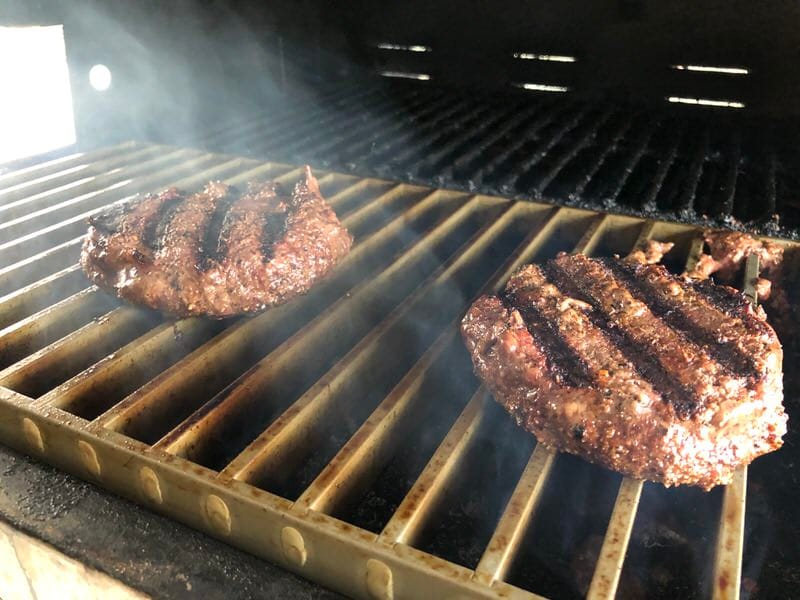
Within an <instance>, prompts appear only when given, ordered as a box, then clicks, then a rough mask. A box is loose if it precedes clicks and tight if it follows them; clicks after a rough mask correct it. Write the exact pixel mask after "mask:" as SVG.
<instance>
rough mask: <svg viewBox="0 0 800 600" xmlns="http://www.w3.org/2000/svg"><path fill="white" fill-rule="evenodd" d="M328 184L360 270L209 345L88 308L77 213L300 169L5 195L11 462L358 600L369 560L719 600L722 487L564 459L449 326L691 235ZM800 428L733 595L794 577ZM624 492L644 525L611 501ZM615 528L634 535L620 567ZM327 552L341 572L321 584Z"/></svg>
mask: <svg viewBox="0 0 800 600" xmlns="http://www.w3.org/2000/svg"><path fill="white" fill-rule="evenodd" d="M65 162H66V164H64V163H65ZM318 175H319V176H320V182H321V185H322V189H323V193H324V194H325V195H326V196H327V197H328V198H329V199H330V200H331V202H332V204H333V205H334V207H335V208H336V210H337V212H338V214H339V215H340V217H341V218H342V219H343V220H344V222H345V224H346V225H347V226H348V228H349V229H350V230H351V232H352V233H353V234H354V236H355V239H356V245H355V247H354V249H353V251H352V253H351V254H350V256H349V257H348V258H347V260H346V261H345V262H344V263H343V264H342V265H341V266H340V267H339V268H338V269H337V271H336V273H335V274H334V275H333V276H332V277H331V278H330V279H328V280H326V281H325V282H323V283H322V284H320V285H318V286H317V287H316V288H315V289H314V290H313V291H312V292H311V293H309V294H308V295H307V296H304V297H302V298H299V299H297V300H295V301H293V302H292V303H290V304H287V305H285V306H283V307H280V308H276V309H273V310H270V311H267V312H265V313H263V314H261V315H258V316H255V317H253V318H247V319H233V320H228V321H221V322H220V321H204V320H201V319H187V320H182V321H178V322H172V321H169V320H165V319H164V318H163V317H162V316H160V315H158V314H155V313H152V312H149V311H145V310H141V309H137V308H134V307H130V306H124V305H121V304H120V303H119V302H117V301H116V300H115V299H113V298H110V297H109V296H107V295H106V294H104V293H102V292H100V291H99V290H96V289H95V288H92V287H88V282H87V281H86V280H85V279H84V278H83V275H82V273H81V272H80V271H79V270H78V268H77V266H76V264H75V263H76V261H77V259H78V254H79V250H80V236H81V234H82V232H83V231H84V228H85V225H84V223H83V220H84V218H85V216H86V214H87V213H90V212H92V211H94V210H98V209H99V208H100V207H103V206H106V205H108V204H109V203H113V202H117V201H120V200H123V199H125V198H127V197H129V196H130V195H131V194H133V193H135V192H144V191H153V190H156V189H159V188H162V187H165V186H167V185H171V184H175V185H178V186H179V187H184V188H187V189H196V188H198V187H200V186H201V185H202V183H203V182H204V181H207V180H208V179H210V178H222V179H226V180H228V181H229V182H230V183H234V184H236V183H241V182H242V181H244V180H246V179H250V178H254V177H277V178H278V179H279V180H281V181H282V182H283V183H291V182H293V181H295V180H297V179H298V178H299V177H300V170H299V169H292V168H290V167H288V166H283V165H279V164H272V163H267V164H259V163H257V162H255V161H248V160H243V159H240V158H232V157H229V156H219V155H204V154H200V153H198V152H194V151H182V150H175V149H172V148H167V147H158V146H149V145H148V146H145V145H140V144H126V145H123V146H121V147H118V148H115V149H107V150H103V151H99V152H98V153H95V154H93V155H90V156H86V157H84V156H80V155H78V156H75V157H72V158H69V159H65V161H62V162H56V163H52V164H45V165H42V166H40V167H39V168H38V169H34V170H33V171H31V172H30V173H21V174H17V175H13V174H9V175H6V176H0V211H7V212H9V213H11V212H15V211H19V213H18V216H15V217H14V218H11V219H8V220H5V221H3V222H2V224H0V235H4V236H5V237H0V260H2V262H0V415H1V416H2V417H3V418H0V440H3V441H4V442H5V443H8V444H12V445H16V446H18V447H22V448H24V449H25V450H27V451H29V452H32V453H33V454H35V455H37V456H41V457H42V458H43V459H44V460H47V461H51V462H54V463H55V464H58V465H61V466H63V467H64V468H67V469H69V470H73V471H75V472H78V473H81V474H82V475H83V476H86V477H88V478H90V479H92V480H93V481H96V482H98V483H99V484H100V485H103V486H107V487H109V488H111V489H113V490H115V491H118V492H120V493H122V494H125V495H128V496H130V497H133V498H134V499H136V500H138V501H140V502H142V501H143V502H146V503H147V504H148V505H149V506H152V507H154V508H156V509H158V510H163V511H165V512H167V513H168V514H170V516H173V517H175V518H179V519H182V520H185V521H187V522H189V523H190V524H192V525H193V526H196V527H199V528H201V529H204V530H206V531H209V532H211V533H213V534H215V535H218V536H220V537H222V538H223V539H228V540H229V541H231V542H232V543H234V544H237V545H241V546H242V547H244V548H246V549H248V550H250V551H252V552H257V553H259V554H261V555H263V556H267V557H269V558H270V559H271V560H274V561H277V562H279V563H280V564H283V565H285V566H287V567H289V568H293V569H295V570H297V571H298V572H300V573H303V574H305V575H306V576H308V577H311V578H315V579H318V580H320V581H322V582H323V583H325V584H327V585H330V586H332V587H336V588H337V589H340V590H342V591H344V592H346V593H351V594H355V595H361V596H364V595H365V594H366V592H365V591H364V588H363V587H360V586H361V585H362V584H361V583H360V582H361V581H362V579H363V572H362V571H359V569H363V567H362V566H360V565H362V563H363V560H362V559H363V555H364V553H366V554H367V555H368V556H376V557H380V558H381V560H383V561H387V563H388V564H390V565H391V568H392V569H393V572H394V577H396V579H397V582H398V583H397V585H399V586H402V585H418V584H410V583H408V582H409V581H413V580H414V579H413V576H412V575H411V571H406V570H404V569H405V568H411V567H409V566H408V565H413V566H414V567H413V568H414V569H418V571H414V573H417V575H416V576H418V573H420V572H422V573H426V574H428V575H430V574H431V573H432V572H445V573H447V574H448V576H447V577H446V578H444V579H436V578H429V579H424V581H425V582H426V585H428V586H430V585H451V584H452V585H454V586H455V585H458V586H461V587H458V588H447V589H445V590H443V591H442V593H443V594H445V595H446V594H449V593H451V592H454V591H455V590H456V589H458V590H461V591H463V590H469V591H470V592H475V593H478V592H480V593H484V592H485V593H487V594H508V595H510V596H511V597H520V598H523V597H535V596H533V594H545V595H547V596H552V597H558V598H572V597H581V596H583V595H584V594H586V592H587V590H588V589H590V584H591V585H592V586H593V587H592V589H594V584H593V582H596V580H597V578H598V575H597V574H598V573H601V574H604V573H609V572H612V573H613V572H615V569H616V568H617V567H618V566H619V567H622V574H621V577H620V579H619V586H620V587H619V593H620V595H621V597H626V598H627V597H633V598H636V597H647V598H673V597H675V593H676V590H677V591H679V593H680V595H681V597H687V598H692V597H706V596H708V594H709V592H710V591H711V590H712V589H713V588H714V587H715V586H716V585H717V582H716V581H715V577H716V576H717V571H719V569H720V567H715V566H714V556H715V547H716V543H717V537H718V529H719V527H718V523H719V517H720V511H721V506H722V503H723V501H724V498H727V497H728V495H729V490H730V489H732V488H730V487H729V488H728V490H726V491H724V492H723V490H716V491H714V492H713V493H710V494H704V493H702V492H699V491H697V490H692V489H678V490H665V489H664V488H662V487H661V486H659V485H655V484H645V485H644V486H643V488H641V487H639V488H637V487H636V486H637V485H638V484H637V483H636V482H631V481H629V480H622V478H621V477H620V476H619V475H616V474H613V473H610V472H608V471H605V470H603V469H600V468H598V467H596V466H593V465H589V464H587V463H584V462H583V461H580V460H578V459H575V458H572V457H568V456H558V457H555V456H554V455H553V454H552V453H551V452H550V451H548V450H546V449H544V448H540V447H538V446H536V445H535V441H534V439H533V438H532V437H531V436H530V435H528V434H527V433H525V432H523V431H522V430H520V429H518V428H517V427H515V426H514V425H513V423H512V421H511V419H510V418H509V417H508V416H507V415H506V414H505V412H504V411H502V410H501V409H500V407H499V406H497V405H495V404H494V403H493V402H492V401H491V399H490V398H489V397H488V396H487V395H486V394H485V393H484V392H483V391H482V390H481V388H480V387H479V383H478V381H477V380H476V379H475V378H474V376H473V375H472V370H471V365H470V361H469V357H468V355H467V353H466V351H465V349H464V348H463V344H462V343H461V341H460V339H459V336H458V334H457V329H456V325H457V322H458V320H459V319H460V317H461V315H462V314H463V312H464V310H465V308H466V306H467V305H468V303H469V302H470V299H471V298H473V297H474V296H476V295H478V294H480V293H481V292H482V291H486V290H491V289H496V288H497V287H498V286H499V285H501V284H502V282H503V281H504V279H505V278H506V277H507V276H508V274H509V273H510V271H511V270H513V268H515V267H516V266H517V265H518V264H522V263H525V262H531V261H539V260H543V259H546V258H548V257H552V256H554V255H555V254H556V253H558V252H560V251H575V250H581V251H584V252H586V253H589V254H594V255H610V254H615V253H618V254H626V253H627V252H628V251H629V250H630V249H631V248H632V247H633V246H634V245H635V244H636V243H638V242H640V241H641V240H643V239H646V238H647V237H653V238H656V239H660V240H668V241H674V242H675V243H676V248H675V249H674V250H673V252H672V253H670V255H668V260H667V261H666V264H667V265H668V266H669V268H671V269H672V270H674V271H676V272H679V271H681V270H683V268H684V266H685V264H686V261H687V257H688V258H691V257H693V256H695V257H696V252H697V251H698V249H699V248H700V247H701V246H698V245H697V243H696V242H697V240H698V239H699V235H700V233H699V231H698V230H697V229H695V228H692V227H688V226H682V225H674V224H669V223H662V222H651V221H645V220H642V219H639V218H633V217H626V216H604V215H601V214H597V213H592V212H588V211H583V210H577V209H572V208H554V207H552V206H550V205H545V204H537V203H532V202H513V201H509V200H506V199H502V198H494V197H488V196H480V195H477V196H476V195H469V194H464V193H460V192H457V191H447V190H432V189H429V188H424V187H420V186H413V185H409V184H396V183H392V182H389V181H378V180H363V179H359V178H357V177H352V176H345V175H340V174H335V173H318ZM181 176H183V177H184V178H183V179H180V177H181ZM76 182H78V183H76ZM23 207H25V208H27V209H29V212H25V211H23ZM34 207H35V208H36V210H38V211H39V212H36V211H35V210H33V208H34ZM791 361H792V356H791V355H788V356H787V358H786V363H787V364H791ZM793 385H794V386H795V387H792V386H793ZM2 388H7V389H8V390H12V391H9V392H5V391H3V389H2ZM796 389H797V388H796V385H795V384H793V383H791V382H789V385H788V386H787V397H789V398H792V397H796V395H794V396H792V394H793V393H794V391H795V390H796ZM787 404H789V409H790V410H792V408H793V406H794V405H793V404H792V401H791V400H790V401H788V402H787ZM23 416H24V418H25V419H27V420H28V422H25V421H23V420H22V418H23ZM790 427H791V432H790V434H789V436H788V439H787V447H785V448H784V449H783V450H781V451H780V452H777V453H775V454H773V455H770V456H768V457H765V458H762V459H759V460H758V461H756V463H754V465H753V466H752V468H751V469H750V474H749V483H748V489H747V493H748V494H747V495H748V503H747V510H748V520H747V523H748V528H747V529H746V531H745V535H746V544H745V554H744V575H745V577H749V578H750V579H751V580H753V581H752V583H753V584H754V585H761V586H763V590H773V589H777V588H774V587H773V586H777V585H778V584H779V583H781V584H788V581H789V580H788V579H787V577H793V576H794V571H792V570H791V569H792V568H794V567H793V566H792V565H796V564H797V563H796V562H787V561H788V560H794V558H796V557H795V556H794V555H792V552H796V546H795V545H794V543H793V540H794V539H796V538H793V537H792V536H794V535H798V534H800V532H798V531H797V527H798V525H797V524H798V523H800V518H797V517H800V515H798V514H797V504H796V502H794V498H796V492H797V480H796V475H795V473H794V469H793V464H794V460H796V452H797V450H796V448H797V445H796V440H797V437H796V436H797V430H796V427H795V426H794V425H793V421H790ZM87 448H88V449H87ZM137 461H145V462H137ZM130 464H133V465H134V467H130V466H129V465H130ZM136 465H146V466H145V467H143V469H144V468H146V469H150V471H149V472H148V471H144V470H139V471H137V470H136V469H137V468H139V467H137V466H136ZM185 477H190V478H191V479H190V480H186V479H184V478H185ZM154 478H155V479H154ZM154 480H155V482H156V483H155V484H153V483H152V482H153V481H154ZM159 482H160V483H159ZM154 485H155V488H154V487H153V486H154ZM154 489H155V490H156V491H154ZM630 489H633V490H634V491H635V490H637V489H639V490H642V492H641V493H642V496H641V501H640V502H636V501H634V502H633V503H632V504H630V505H629V504H625V503H624V502H622V501H621V500H620V498H623V499H624V498H625V497H626V496H624V495H623V494H622V492H624V491H625V490H630ZM618 491H620V496H617V493H618ZM156 492H157V493H156ZM636 493H637V494H638V492H636ZM211 498H214V499H215V500H213V501H212V500H210V499H211ZM199 499H200V501H199ZM202 502H207V504H202ZM220 504H221V506H222V507H224V508H220ZM522 505H524V506H525V508H524V509H517V508H514V509H513V510H512V508H510V507H512V506H515V507H516V506H522ZM637 506H638V510H637ZM626 507H627V508H626ZM248 511H249V512H248ZM226 515H227V516H226ZM269 515H274V516H275V519H276V521H274V522H273V521H271V520H270V519H269V518H268V516H269ZM286 519H294V520H291V521H286ZM610 520H611V522H612V523H618V522H619V521H621V522H622V525H624V524H625V523H627V524H628V525H629V526H630V528H631V529H632V535H631V541H630V545H629V546H628V545H627V544H628V542H627V536H626V535H622V536H618V535H616V533H614V531H612V530H611V529H610V528H609V521H610ZM286 522H291V523H294V525H295V526H296V527H297V528H298V529H299V530H302V535H303V536H304V537H305V539H306V542H305V543H307V544H308V545H309V546H310V550H309V551H308V556H307V560H308V563H307V564H303V565H298V563H297V562H296V561H293V560H292V559H291V557H292V556H296V554H292V552H289V551H287V550H286V548H285V544H286V542H285V541H283V537H282V536H283V533H284V532H283V530H282V529H281V528H282V527H283V525H284V524H285V523H286ZM232 523H233V525H232ZM245 523H246V524H248V525H250V527H242V526H241V525H239V524H245ZM232 528H233V530H232ZM237 528H238V529H237ZM607 530H608V532H609V533H608V535H607ZM251 531H258V532H262V535H258V536H256V537H255V538H252V537H248V535H250V532H251ZM264 532H266V533H264ZM330 532H335V535H334V534H333V533H330ZM295 533H297V531H295ZM328 534H330V535H331V536H332V537H331V538H330V539H329V538H328V537H325V536H326V535H328ZM288 535H293V534H288ZM270 536H272V537H270ZM275 536H277V537H275ZM331 539H335V540H336V544H338V545H334V546H330V545H328V546H326V545H325V544H333V543H334V542H332V541H330V540H331ZM342 539H346V540H347V542H342V541H341V540H342ZM290 541H291V540H290ZM359 543H361V544H364V545H362V546H358V544H359ZM282 544H283V546H282ZM604 544H605V546H604ZM357 546H358V551H357V552H356V551H354V550H352V549H353V548H355V547H357ZM282 547H283V550H282V551H281V550H280V549H281V548H282ZM320 548H327V549H328V551H323V550H320ZM334 548H335V551H334ZM601 548H604V550H602V551H601ZM626 548H627V559H626V560H624V563H623V559H624V558H625V556H626ZM275 549H278V550H277V553H276V550H275ZM295 551H296V550H295ZM315 551H316V553H315ZM612 551H616V552H617V553H618V554H619V561H617V560H616V559H614V558H613V557H612V558H609V556H610V555H613V552H612ZM293 552H294V551H293ZM349 552H353V553H352V554H348V553H349ZM403 552H406V553H410V554H402V553H403ZM337 553H342V556H347V557H348V560H338V561H337V563H336V565H333V566H332V565H329V564H323V565H322V566H321V565H320V562H319V561H325V560H326V558H325V557H326V556H333V555H336V556H338V554H337ZM359 553H360V554H359ZM620 553H621V554H620ZM728 554H731V555H732V556H733V558H734V559H735V558H736V557H737V553H735V552H734V553H728ZM726 556H727V554H726ZM351 566H352V568H353V569H354V570H352V571H348V570H347V569H350V568H351ZM337 569H344V571H345V573H346V574H345V575H341V574H337V576H336V577H335V578H333V579H331V578H330V576H329V575H325V573H331V572H336V573H338V571H336V570H337ZM428 569H430V570H428ZM715 569H716V570H715ZM760 573H769V574H770V576H771V578H770V579H769V581H767V580H764V579H763V576H760V575H759V574H760ZM326 577H328V578H327V579H326ZM756 579H758V583H756V581H755V580H756ZM437 582H438V583H437ZM443 582H444V583H443ZM453 582H457V583H453ZM776 582H777V583H776ZM746 585H749V583H747V582H746ZM614 587H615V585H612V586H611V587H608V588H606V589H605V590H599V591H598V590H595V591H594V592H593V594H594V595H593V597H597V598H604V597H605V598H608V597H612V596H613V594H614ZM400 589H403V588H402V587H401V588H400ZM405 589H406V591H408V589H409V588H405ZM415 589H421V588H415ZM425 589H428V590H430V589H432V588H425ZM437 589H438V588H437ZM398 594H399V592H398ZM728 596H730V594H728ZM723 597H725V595H723ZM753 597H759V596H758V595H755V596H753ZM762 597H770V596H769V595H765V596H762Z"/></svg>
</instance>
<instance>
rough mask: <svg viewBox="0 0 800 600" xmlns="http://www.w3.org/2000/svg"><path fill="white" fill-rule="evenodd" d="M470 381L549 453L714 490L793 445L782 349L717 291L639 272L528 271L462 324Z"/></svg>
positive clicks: (608, 267) (639, 268) (628, 265)
mask: <svg viewBox="0 0 800 600" xmlns="http://www.w3.org/2000/svg"><path fill="white" fill-rule="evenodd" d="M462 334H463V337H464V340H465V342H466V345H467V348H468V349H469V351H470V353H471V355H472V360H473V364H474V367H475V371H476V373H477V374H478V376H479V377H480V379H481V380H482V381H483V382H484V384H485V385H486V386H487V387H488V388H489V390H490V391H491V392H492V393H493V394H494V396H495V398H496V399H497V401H498V402H500V403H501V404H502V405H503V406H504V407H505V408H506V409H507V410H508V411H509V412H510V413H511V414H512V415H513V416H514V417H515V419H516V420H517V422H518V424H519V425H520V426H522V427H524V428H525V429H527V430H528V431H530V432H532V433H533V434H534V435H535V436H536V437H537V438H538V440H539V441H540V442H541V443H544V444H546V445H548V446H552V447H555V448H557V449H559V450H563V451H566V452H570V453H572V454H576V455H578V456H581V457H583V458H585V459H587V460H589V461H592V462H596V463H598V464H601V465H603V466H605V467H608V468H610V469H614V470H616V471H619V472H621V473H623V474H625V475H628V476H631V477H635V478H642V479H650V480H653V481H660V482H662V483H664V484H665V485H668V486H669V485H677V484H692V485H699V486H701V487H703V488H706V489H709V488H711V487H713V486H715V485H718V484H725V483H728V482H729V481H730V480H731V477H732V474H733V471H734V470H735V469H736V468H737V467H739V466H741V465H746V464H748V463H749V462H751V461H752V460H753V459H754V458H756V457H757V456H759V455H761V454H764V453H766V452H770V451H772V450H776V449H777V448H779V447H780V446H781V444H782V440H781V437H782V436H783V435H784V433H785V432H786V415H785V413H784V411H783V405H782V399H783V385H782V375H781V362H782V358H783V354H782V350H781V346H780V343H779V342H778V339H777V337H776V335H775V332H774V331H773V330H772V328H771V327H770V326H769V325H768V324H767V323H766V317H765V315H764V312H763V311H762V310H761V309H760V308H754V307H752V306H751V304H750V303H749V302H748V301H747V299H746V298H745V297H744V295H743V294H741V293H739V292H737V291H736V290H734V289H732V288H729V287H725V286H720V285H716V284H714V283H712V282H711V281H702V282H698V281H693V280H690V279H688V278H685V277H676V276H674V275H672V274H670V273H669V272H668V271H667V270H666V269H665V268H664V267H663V266H661V265H654V264H644V261H643V262H636V261H633V260H619V259H591V258H588V257H586V256H583V255H580V254H578V255H565V254H562V255H560V256H559V257H557V258H556V259H555V260H551V261H549V262H548V263H547V264H545V265H543V266H538V265H527V266H525V267H523V268H522V269H520V270H519V271H518V272H517V273H515V274H514V276H513V277H512V278H511V280H510V281H509V283H508V286H507V287H506V289H505V292H504V293H503V294H502V295H501V297H497V296H483V297H481V298H479V299H478V300H477V301H476V302H475V303H474V304H473V305H472V307H471V308H470V310H469V311H468V313H467V315H466V316H465V317H464V320H463V322H462Z"/></svg>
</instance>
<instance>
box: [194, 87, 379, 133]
mask: <svg viewBox="0 0 800 600" xmlns="http://www.w3.org/2000/svg"><path fill="white" fill-rule="evenodd" d="M377 91H378V90H377V89H375V88H372V89H356V88H355V87H354V86H346V87H343V88H340V89H338V90H337V91H336V92H334V93H332V94H328V95H326V96H325V97H324V98H323V99H322V101H321V106H320V102H319V101H317V100H312V99H309V100H305V101H302V102H301V103H300V104H299V105H298V104H292V106H290V107H287V108H285V109H283V110H280V111H277V112H276V111H272V110H264V111H262V112H260V113H258V114H256V115H253V116H252V117H249V118H247V119H245V120H243V121H242V122H240V123H238V124H236V125H230V124H228V123H226V124H224V125H223V126H222V127H219V128H216V129H211V130H206V131H205V132H203V133H202V135H198V136H196V137H194V138H190V139H188V140H187V143H188V144H190V145H193V146H201V147H208V146H214V147H221V146H224V145H226V144H229V143H231V141H232V140H236V139H238V138H239V137H240V136H241V135H242V134H243V133H249V132H252V131H254V130H256V129H259V128H263V127H268V126H272V128H271V130H272V131H275V132H276V133H279V132H281V131H285V130H286V129H289V128H291V127H293V126H294V125H295V124H296V117H297V115H298V114H302V115H303V117H304V119H305V120H313V119H317V118H319V117H321V116H323V115H326V114H327V113H328V111H330V110H331V106H332V104H333V103H342V102H351V101H353V100H357V99H359V98H363V97H365V96H369V95H371V94H375V93H377ZM273 124H277V125H273Z"/></svg>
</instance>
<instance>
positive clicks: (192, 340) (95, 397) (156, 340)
mask: <svg viewBox="0 0 800 600" xmlns="http://www.w3.org/2000/svg"><path fill="white" fill-rule="evenodd" d="M224 326H225V324H224V322H222V321H209V320H206V319H182V320H180V321H176V322H174V323H164V324H163V325H159V326H157V327H155V328H154V329H151V330H150V331H148V332H147V333H145V334H144V335H142V336H141V337H138V338H136V339H135V340H133V341H132V342H130V343H129V344H128V345H126V346H124V347H122V348H120V349H119V350H117V351H116V352H114V353H113V354H111V355H108V356H106V357H104V358H102V359H100V360H99V361H98V362H96V363H94V364H92V365H91V366H90V367H89V368H88V369H86V370H84V371H81V372H80V373H78V374H77V375H75V376H74V377H72V378H70V379H68V380H67V381H65V382H64V383H62V384H61V385H59V386H58V387H56V388H53V389H52V390H51V391H49V392H47V393H46V394H44V395H43V396H41V397H40V398H39V399H38V400H36V402H35V404H37V405H41V406H56V407H58V408H68V409H69V411H70V412H71V413H73V414H76V415H78V416H81V417H84V418H91V417H92V416H94V415H96V414H98V413H99V412H102V410H101V409H99V408H98V406H102V405H105V406H108V405H109V404H113V399H114V398H118V399H121V398H123V397H125V396H126V395H127V393H126V391H128V390H129V391H133V390H134V389H137V388H139V387H141V386H142V385H144V384H145V383H147V382H148V381H149V380H150V379H151V378H152V377H153V376H155V375H157V374H158V373H160V372H161V371H162V370H163V369H164V368H165V366H167V367H168V366H169V365H171V364H173V363H175V362H177V361H178V360H179V359H180V358H182V357H183V356H185V355H186V354H188V353H189V352H190V351H191V350H192V349H194V348H195V347H197V346H199V345H200V344H202V343H203V342H205V341H207V340H208V339H210V338H211V337H212V336H214V335H215V334H217V333H219V332H220V331H221V330H222V329H223V328H224Z"/></svg>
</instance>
